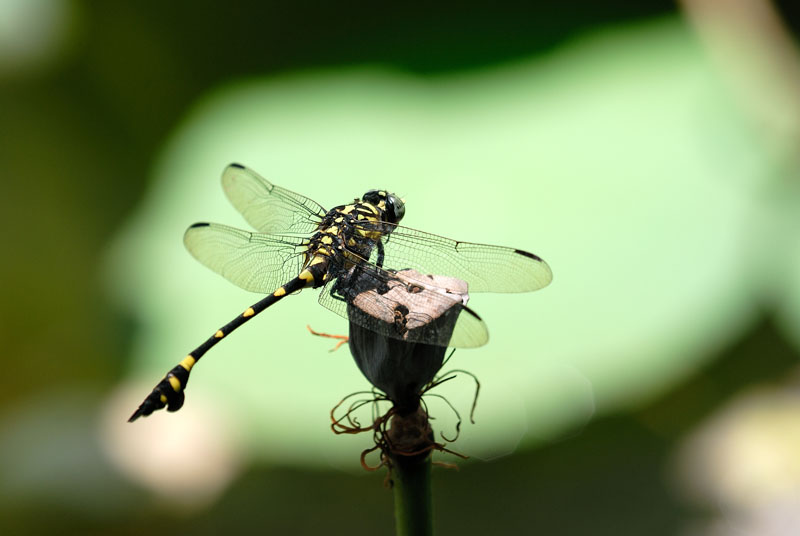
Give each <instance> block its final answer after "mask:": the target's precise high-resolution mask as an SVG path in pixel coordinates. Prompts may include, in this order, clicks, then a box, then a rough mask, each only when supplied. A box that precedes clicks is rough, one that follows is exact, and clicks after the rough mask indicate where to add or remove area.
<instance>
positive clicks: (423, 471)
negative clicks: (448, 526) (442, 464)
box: [392, 453, 433, 536]
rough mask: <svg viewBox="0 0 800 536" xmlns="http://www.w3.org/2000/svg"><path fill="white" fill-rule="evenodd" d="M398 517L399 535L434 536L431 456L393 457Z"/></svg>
mask: <svg viewBox="0 0 800 536" xmlns="http://www.w3.org/2000/svg"><path fill="white" fill-rule="evenodd" d="M392 462H393V467H392V471H393V481H394V518H395V527H396V531H397V536H430V535H432V534H433V498H432V495H431V456H430V453H426V454H425V455H422V456H393V457H392Z"/></svg>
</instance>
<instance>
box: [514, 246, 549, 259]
mask: <svg viewBox="0 0 800 536" xmlns="http://www.w3.org/2000/svg"><path fill="white" fill-rule="evenodd" d="M514 253H517V254H519V255H522V256H523V257H528V258H530V259H533V260H535V261H539V262H544V261H543V260H542V258H541V257H540V256H538V255H534V254H533V253H529V252H527V251H523V250H521V249H515V250H514Z"/></svg>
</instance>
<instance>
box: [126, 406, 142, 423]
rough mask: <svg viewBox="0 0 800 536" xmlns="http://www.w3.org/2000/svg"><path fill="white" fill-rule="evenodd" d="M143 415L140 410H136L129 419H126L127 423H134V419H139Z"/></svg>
mask: <svg viewBox="0 0 800 536" xmlns="http://www.w3.org/2000/svg"><path fill="white" fill-rule="evenodd" d="M143 414H144V412H143V411H142V408H138V409H137V410H136V411H134V412H133V415H131V416H130V418H129V419H128V422H133V421H135V420H136V419H138V418H139V417H141V416H142V415H143Z"/></svg>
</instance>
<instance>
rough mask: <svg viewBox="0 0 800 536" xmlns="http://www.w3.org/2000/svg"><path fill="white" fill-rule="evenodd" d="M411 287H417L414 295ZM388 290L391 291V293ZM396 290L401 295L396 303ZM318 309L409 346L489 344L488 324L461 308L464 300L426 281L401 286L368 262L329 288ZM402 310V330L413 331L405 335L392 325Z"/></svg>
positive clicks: (394, 277) (407, 280)
mask: <svg viewBox="0 0 800 536" xmlns="http://www.w3.org/2000/svg"><path fill="white" fill-rule="evenodd" d="M412 286H413V287H416V288H415V289H414V290H413V291H412V290H411V289H410V287H412ZM388 287H392V290H390V291H387V288H388ZM397 288H399V289H402V292H400V294H401V296H400V298H399V299H398V300H395V299H394V298H393V296H396V294H394V291H395V290H396V289H397ZM319 303H320V304H321V305H322V306H324V307H326V308H327V309H330V310H331V311H333V312H335V313H336V314H338V315H340V316H342V317H344V318H345V319H347V320H349V321H350V322H355V323H356V324H358V325H360V326H362V327H364V328H366V329H368V330H370V331H374V332H376V333H378V334H380V335H383V336H387V337H392V338H395V339H400V340H403V341H406V342H416V343H424V344H431V345H435V346H450V347H454V348H475V347H478V346H482V345H484V344H486V342H487V341H488V340H489V333H488V331H487V329H486V324H484V322H483V320H481V318H480V317H479V316H478V315H477V314H475V313H474V312H473V311H472V310H471V309H469V308H468V307H465V306H463V305H462V302H461V300H460V298H458V297H453V296H452V295H449V294H445V293H443V292H442V289H441V288H439V287H436V286H435V285H430V284H428V283H426V278H425V277H422V278H419V279H415V278H408V277H404V278H403V280H400V279H398V277H397V275H396V274H394V273H392V272H388V271H386V270H382V269H380V268H378V267H377V266H374V265H371V264H368V263H367V262H366V261H364V263H362V264H360V265H359V266H357V267H355V268H354V269H351V270H350V271H349V272H348V273H347V274H343V275H341V276H340V278H339V279H337V280H335V281H333V282H330V283H328V284H327V285H326V286H325V287H324V288H323V289H322V292H321V293H320V297H319ZM399 307H400V308H402V310H404V311H405V314H404V315H403V324H405V325H406V326H407V327H408V328H409V329H408V330H407V331H406V330H402V331H400V330H398V329H397V326H396V325H395V324H392V323H391V320H390V319H392V318H393V317H395V316H396V312H397V311H398V308H399ZM364 309H367V310H368V312H366V313H365V312H364ZM436 310H438V311H447V313H445V314H444V315H442V316H436V315H435V314H433V313H432V311H436ZM432 315H433V316H432ZM453 324H455V325H453Z"/></svg>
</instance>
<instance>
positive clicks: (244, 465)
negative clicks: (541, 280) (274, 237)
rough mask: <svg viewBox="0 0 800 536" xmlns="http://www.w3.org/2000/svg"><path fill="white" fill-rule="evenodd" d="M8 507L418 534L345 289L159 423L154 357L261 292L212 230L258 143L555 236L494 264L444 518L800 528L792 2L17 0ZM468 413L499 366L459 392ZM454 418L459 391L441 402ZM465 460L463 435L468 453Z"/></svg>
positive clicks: (338, 192) (797, 89) (304, 179)
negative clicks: (152, 392) (529, 278)
mask: <svg viewBox="0 0 800 536" xmlns="http://www.w3.org/2000/svg"><path fill="white" fill-rule="evenodd" d="M0 20H2V22H0V128H1V129H2V130H1V131H2V133H3V142H2V143H1V144H0V173H2V177H3V186H4V190H5V195H3V196H0V214H1V216H0V217H2V218H3V222H4V223H5V228H6V233H4V236H5V237H6V241H7V244H8V245H7V247H6V251H7V253H6V255H4V262H3V263H2V264H0V266H2V268H1V269H2V273H3V276H4V277H3V281H4V283H5V284H4V285H3V291H4V298H3V301H2V303H3V308H2V311H3V322H2V325H3V334H4V337H3V340H4V342H5V346H4V353H3V356H4V357H3V360H2V365H3V374H2V376H1V377H2V378H3V380H4V381H3V382H2V387H3V388H2V391H0V401H1V402H0V403H2V407H1V408H0V529H2V530H3V533H10V534H38V533H51V532H54V531H58V532H60V533H79V534H85V533H98V534H114V533H141V532H144V531H153V530H165V527H166V528H168V529H169V530H171V531H175V532H177V533H181V534H183V533H186V534H202V533H209V534H213V533H217V532H219V531H222V530H227V531H234V532H256V531H258V532H269V531H274V532H291V533H298V534H306V533H307V534H320V533H322V534H326V533H331V534H374V533H387V534H389V533H391V531H392V526H393V521H392V514H391V511H392V502H391V492H390V491H389V490H386V489H384V488H383V485H382V479H383V473H380V474H367V473H365V472H364V471H363V470H362V469H361V467H360V465H359V463H358V457H359V454H360V453H361V451H362V450H363V449H365V448H367V447H369V446H370V438H369V437H367V435H368V434H367V435H364V436H354V437H349V436H348V437H341V436H334V434H333V433H331V431H330V428H329V417H328V412H329V411H330V408H331V407H332V406H333V405H334V404H335V403H336V402H338V401H339V400H340V399H341V398H342V397H344V396H345V395H347V394H348V393H350V392H353V391H357V390H363V389H366V388H368V384H367V382H366V380H365V379H364V378H363V377H362V376H361V375H360V373H359V372H358V370H357V368H356V367H355V365H354V363H353V362H352V359H351V358H350V356H349V354H348V352H347V349H346V348H343V349H341V350H339V351H338V352H336V353H328V349H329V347H330V344H329V342H328V341H325V340H320V339H315V338H313V337H311V336H310V335H309V334H308V332H307V331H306V329H305V325H306V324H311V325H312V326H313V327H314V328H316V329H319V330H323V331H328V332H333V333H344V332H345V331H346V329H347V325H346V322H345V321H344V320H343V319H341V318H339V317H337V316H335V315H333V314H331V313H330V312H328V311H327V310H325V309H323V308H321V307H320V306H318V305H317V304H316V293H315V292H314V291H305V292H303V293H301V295H299V296H296V297H291V298H289V299H287V300H285V301H283V302H281V303H280V304H279V305H278V306H276V307H275V309H272V310H270V311H267V312H266V313H264V314H263V315H262V316H260V317H259V318H257V319H254V320H253V321H252V322H250V323H249V324H248V325H247V326H246V327H243V328H242V329H241V330H239V331H237V333H236V334H235V336H233V337H231V339H230V340H226V341H224V343H222V344H221V345H220V346H218V347H216V348H215V349H214V350H213V351H212V352H211V353H209V356H208V357H207V358H206V359H204V360H203V362H202V363H201V365H199V366H198V368H197V369H196V371H195V373H194V374H193V376H192V378H193V380H192V382H191V385H190V387H189V389H188V391H187V403H186V406H185V407H184V409H182V410H181V411H180V412H179V413H177V414H167V413H166V412H159V413H157V414H155V415H153V416H152V417H150V418H148V419H145V420H143V421H138V422H136V423H135V424H128V423H126V422H125V420H126V419H127V417H128V416H129V414H130V413H131V412H132V410H133V409H134V408H135V407H136V405H137V404H138V403H139V402H140V401H141V399H142V398H143V397H144V396H145V395H146V394H147V392H148V391H149V389H150V388H152V386H153V385H154V384H155V383H156V382H157V380H158V379H159V378H160V377H161V376H162V375H163V374H164V373H165V372H166V371H167V370H168V369H169V368H170V367H172V366H173V365H174V364H175V363H176V362H177V361H178V360H179V359H180V358H181V357H182V356H183V355H185V354H186V353H187V352H188V351H189V350H191V349H192V348H194V347H195V346H196V345H197V344H199V342H201V340H203V339H204V338H205V337H207V336H208V334H209V333H211V332H213V330H215V329H216V328H217V327H218V326H220V325H222V324H224V323H225V322H227V321H228V320H230V319H231V318H232V317H233V316H234V315H236V314H238V313H239V312H240V311H241V310H242V309H244V308H246V307H247V306H248V305H250V304H251V303H253V302H254V301H256V300H257V299H258V296H256V295H252V294H249V293H247V292H245V291H242V290H240V289H238V288H236V287H233V286H232V285H231V284H229V283H228V282H227V281H225V280H224V279H222V278H221V277H218V276H216V275H215V274H213V273H211V272H210V271H208V270H206V269H205V268H203V267H202V266H201V265H200V264H199V263H197V262H196V261H194V260H193V259H192V258H191V256H190V255H189V254H188V253H187V252H186V251H185V250H184V248H183V245H182V241H181V237H182V234H183V231H184V230H185V228H186V227H187V226H188V225H189V224H191V223H193V222H195V221H205V220H210V221H218V222H223V223H227V224H231V225H235V226H239V227H243V228H244V227H246V223H245V222H244V221H243V219H242V218H241V217H240V216H239V215H238V214H237V213H236V212H235V210H234V209H233V208H232V207H231V206H230V205H229V204H228V203H227V200H226V199H225V196H224V194H223V192H222V190H221V187H220V184H219V176H220V173H221V171H222V169H223V168H224V166H225V165H227V164H228V163H229V162H232V161H237V162H241V163H243V164H245V165H247V166H249V167H251V168H253V169H255V170H256V171H258V172H259V173H261V174H263V175H264V176H266V177H267V178H268V179H269V180H271V181H273V182H275V183H276V184H279V185H281V186H284V187H287V188H289V189H292V190H295V191H298V192H300V193H302V194H304V195H307V196H309V197H311V198H312V199H314V200H316V201H317V202H319V203H321V204H322V205H323V206H325V207H331V206H333V205H337V204H341V203H345V202H348V201H350V200H351V199H353V198H354V197H356V196H359V195H361V194H362V193H363V192H364V191H366V190H367V189H371V188H386V189H389V190H391V191H394V192H397V193H398V194H400V195H402V196H403V197H404V198H405V199H406V203H407V213H406V217H405V219H404V221H403V223H404V224H406V225H408V226H410V227H415V228H420V229H424V230H426V231H429V232H434V233H438V234H443V235H445V236H450V237H453V238H456V239H461V240H470V241H478V242H488V243H497V244H501V245H508V246H513V247H517V248H520V249H525V250H529V251H533V252H535V253H537V254H539V255H541V256H542V257H543V258H545V259H546V260H547V261H548V262H549V263H550V265H551V267H552V269H553V272H554V281H553V284H552V285H551V286H550V287H548V288H546V289H544V290H542V291H539V292H537V293H535V294H529V295H528V294H525V295H474V296H472V301H471V306H473V307H474V308H475V309H476V310H477V311H478V312H479V313H480V314H481V315H482V317H483V318H484V319H485V320H486V322H487V324H488V326H489V330H490V333H491V340H490V343H489V344H488V345H487V346H486V347H484V348H480V349H476V350H469V351H466V350H464V351H459V352H456V354H455V355H454V357H453V358H452V360H451V361H450V366H451V367H458V368H465V369H467V370H469V371H471V372H472V373H474V374H476V375H477V377H478V378H479V379H480V381H481V387H482V389H481V396H480V399H479V404H478V409H477V412H476V424H474V425H472V424H466V423H465V424H464V426H463V430H462V437H461V438H460V439H459V441H457V442H456V443H455V444H453V445H452V448H453V449H454V450H456V451H458V452H462V453H465V454H468V455H470V456H471V459H470V460H469V461H466V462H464V461H459V462H458V463H459V466H460V467H461V470H460V471H458V472H456V471H453V470H446V469H436V471H435V476H434V501H435V515H436V519H435V524H436V527H437V531H438V532H439V533H441V534H485V533H488V532H491V533H522V532H524V533H541V534H676V533H679V534H684V533H685V534H715V535H716V534H738V533H742V532H744V533H753V534H761V533H766V530H771V529H770V528H771V527H775V526H779V527H781V529H780V530H784V529H785V532H775V534H784V533H785V534H793V533H795V532H796V530H797V529H798V528H800V516H798V515H797V514H796V512H798V511H800V510H799V509H798V508H797V507H800V456H798V455H797V454H796V453H797V452H800V440H799V439H798V438H800V419H798V416H800V398H798V396H797V383H796V382H797V380H796V378H797V364H796V363H797V356H798V350H797V345H798V343H800V336H798V335H799V334H800V328H799V326H798V323H800V241H799V240H798V237H799V236H800V222H799V221H798V214H800V210H798V209H800V204H799V203H800V197H798V195H800V192H798V179H800V176H799V175H798V172H797V171H798V151H797V147H798V141H799V140H800V135H799V134H800V101H799V98H798V95H800V74H798V73H800V64H799V63H798V55H797V50H796V45H795V44H794V41H793V39H794V37H793V36H794V35H796V31H795V29H796V28H797V25H798V24H800V22H798V21H800V14H799V13H798V12H797V8H796V7H795V6H794V5H790V3H789V2H782V3H779V4H777V5H774V4H770V3H766V2H758V1H755V0H738V1H736V2H731V3H730V4H729V5H728V6H726V8H725V9H720V8H719V6H718V4H715V3H713V2H703V1H699V0H687V1H686V2H684V3H683V5H681V6H677V5H673V4H671V3H667V2H656V1H652V2H641V3H637V4H636V5H635V6H631V5H628V4H627V3H624V2H607V3H602V4H597V3H590V2H581V1H574V2H568V3H560V4H559V5H558V6H552V5H549V4H545V3H542V4H536V3H531V4H529V5H526V6H525V7H520V6H512V5H507V6H503V5H499V6H494V7H492V8H491V9H490V8H489V7H487V6H483V5H481V4H477V3H475V4H464V3H459V4H452V5H448V4H437V5H436V6H429V5H426V4H404V6H403V7H402V8H400V7H397V8H393V9H386V8H383V9H378V8H376V7H375V6H374V5H372V4H368V3H357V4H351V5H348V6H346V7H345V6H337V7H331V6H327V7H325V6H304V7H302V8H301V7H288V6H286V5H277V4H271V3H258V4H255V3H254V4H243V5H237V6H230V5H223V4H216V3H211V2H207V3H203V2H201V3H170V4H168V5H166V6H165V5H162V4H158V3H148V2H140V3H136V4H133V3H123V2H106V3H102V4H100V3H97V4H90V3H83V2H77V1H72V2H70V1H65V0H36V1H32V2H23V1H21V0H15V1H12V0H4V1H2V2H0ZM440 392H441V393H442V394H446V395H447V396H448V398H449V399H450V400H451V401H452V402H453V403H454V404H455V405H456V407H457V408H459V410H460V411H461V412H462V415H465V414H466V413H467V412H468V409H469V405H470V403H471V396H472V384H471V383H470V381H469V380H460V381H458V382H451V383H450V384H448V385H446V386H443V388H442V389H441V390H440ZM431 410H432V414H433V416H434V417H435V418H436V420H435V421H434V427H435V429H437V431H445V432H447V431H451V430H452V429H453V426H454V425H455V422H454V418H453V415H452V413H450V412H449V411H448V410H447V408H446V407H445V406H444V405H442V404H441V403H438V402H437V401H435V400H432V401H431ZM440 459H441V460H443V461H450V462H452V461H453V458H448V457H440Z"/></svg>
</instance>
